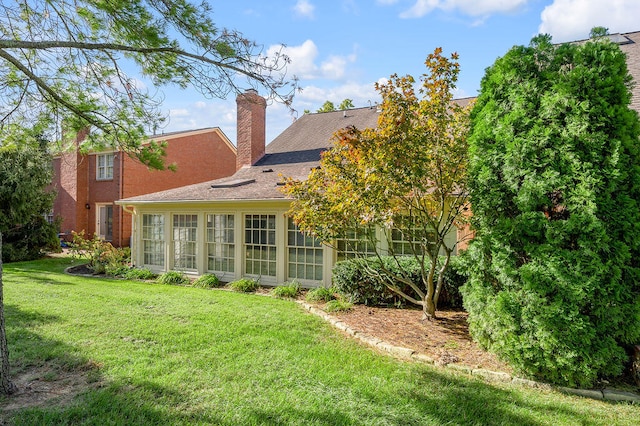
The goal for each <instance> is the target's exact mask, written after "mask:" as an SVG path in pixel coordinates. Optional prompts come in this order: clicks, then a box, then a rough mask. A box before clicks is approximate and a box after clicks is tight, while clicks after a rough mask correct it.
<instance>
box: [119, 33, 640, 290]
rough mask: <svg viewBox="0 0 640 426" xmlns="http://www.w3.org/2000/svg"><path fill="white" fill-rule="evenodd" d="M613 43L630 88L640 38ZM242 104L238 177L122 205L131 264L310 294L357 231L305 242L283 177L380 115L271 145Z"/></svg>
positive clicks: (637, 90)
mask: <svg viewBox="0 0 640 426" xmlns="http://www.w3.org/2000/svg"><path fill="white" fill-rule="evenodd" d="M611 38H612V40H613V41H615V42H617V43H618V44H620V47H621V49H622V50H623V51H624V52H625V53H626V54H627V58H628V60H627V62H628V67H629V72H630V73H631V75H632V77H633V78H634V80H635V81H640V49H639V46H640V32H634V33H626V34H616V35H612V36H611ZM470 100H471V99H470V98H468V99H460V100H457V102H459V103H462V104H464V103H466V102H469V101H470ZM237 101H238V171H237V172H236V173H235V174H234V175H233V176H230V177H227V178H223V179H217V180H212V181H209V182H203V183H199V184H194V185H189V186H185V187H181V188H177V189H172V190H167V191H162V192H157V193H150V194H145V195H141V196H137V197H131V198H126V199H122V200H119V201H118V204H121V205H123V206H125V207H126V208H127V209H131V210H133V211H135V212H136V214H135V216H134V230H133V247H132V260H133V262H134V264H135V265H136V266H139V267H147V268H149V269H151V270H154V271H156V272H164V271H168V270H180V271H183V272H185V273H188V274H193V275H201V274H204V273H214V274H216V275H218V276H219V277H220V279H222V280H223V281H231V280H234V279H238V278H241V277H245V276H247V277H254V278H259V279H260V282H261V283H262V284H266V285H278V284H280V283H284V282H287V281H291V280H293V279H295V280H297V281H299V282H301V283H302V284H303V285H305V286H308V287H312V286H317V285H330V283H331V269H332V267H333V265H334V264H335V262H336V261H337V260H340V259H342V258H345V257H349V255H350V253H349V252H348V249H347V247H349V246H350V244H346V243H348V242H349V241H347V239H348V238H351V242H353V241H356V240H357V239H358V236H357V235H356V232H354V235H352V236H348V237H346V238H345V244H342V245H341V241H337V242H336V244H335V245H336V247H337V250H336V249H333V248H331V247H327V246H323V245H321V244H320V243H319V242H318V241H315V240H314V239H312V238H309V237H306V236H305V235H303V234H301V233H300V232H299V231H298V229H297V227H296V225H295V224H294V223H293V222H292V221H291V220H290V219H289V218H288V217H287V216H286V214H285V213H286V212H287V211H288V209H289V206H290V200H289V199H287V198H286V197H285V196H284V194H283V193H282V192H281V191H280V189H279V186H280V184H281V182H282V176H286V177H292V178H295V179H301V180H302V179H305V178H306V177H307V176H308V174H309V172H310V170H311V169H312V168H314V167H317V166H318V165H319V161H320V154H321V153H322V152H323V151H324V150H326V149H328V148H330V145H331V144H330V139H331V135H332V134H333V133H334V132H335V131H337V130H339V129H341V128H344V127H347V126H355V127H356V128H359V129H364V128H373V127H375V126H376V125H377V119H378V112H377V111H376V109H375V108H356V109H351V110H346V111H335V112H327V113H316V114H305V115H303V116H302V117H300V118H299V119H298V120H296V121H295V122H294V123H293V124H292V125H291V126H289V127H288V128H287V129H285V130H284V132H282V133H281V134H280V135H279V136H277V137H276V138H275V139H274V140H273V141H272V142H271V143H270V144H268V145H266V147H265V140H264V128H263V126H264V116H265V107H264V106H263V105H264V100H263V99H262V98H261V97H260V96H258V94H257V93H255V92H250V93H245V94H243V95H241V96H239V97H238V99H237ZM631 107H632V108H633V109H635V110H640V85H636V86H635V87H634V89H633V100H632V105H631ZM378 232H384V230H378ZM468 235H469V230H468V229H460V230H452V232H451V233H450V234H449V235H448V236H447V244H448V245H449V246H452V245H453V242H454V241H456V240H458V241H459V240H460V239H461V238H462V237H466V236H468ZM379 240H380V241H381V240H385V239H384V238H383V239H379ZM391 243H392V244H395V243H396V242H395V241H392V242H391ZM397 243H399V244H402V243H403V242H402V241H397ZM341 247H344V249H342V250H341ZM459 248H460V246H459ZM383 249H384V247H383Z"/></svg>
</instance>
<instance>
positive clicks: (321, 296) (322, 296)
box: [306, 287, 336, 302]
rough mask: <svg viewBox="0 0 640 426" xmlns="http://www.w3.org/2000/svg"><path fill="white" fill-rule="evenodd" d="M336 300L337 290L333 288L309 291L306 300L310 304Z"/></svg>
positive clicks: (319, 288)
mask: <svg viewBox="0 0 640 426" xmlns="http://www.w3.org/2000/svg"><path fill="white" fill-rule="evenodd" d="M335 298H336V289H335V288H333V287H318V288H314V289H313V290H309V292H308V293H307V297H306V299H307V300H308V301H309V302H328V301H330V300H334V299H335Z"/></svg>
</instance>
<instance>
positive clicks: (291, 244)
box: [287, 218, 324, 281]
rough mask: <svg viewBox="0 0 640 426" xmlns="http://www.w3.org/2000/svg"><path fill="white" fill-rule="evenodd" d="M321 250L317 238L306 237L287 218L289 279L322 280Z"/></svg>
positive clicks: (291, 220)
mask: <svg viewBox="0 0 640 426" xmlns="http://www.w3.org/2000/svg"><path fill="white" fill-rule="evenodd" d="M323 251H324V250H323V248H322V245H321V244H320V241H319V240H318V239H317V238H313V237H311V236H307V235H305V234H303V233H302V232H300V229H299V228H298V227H297V226H296V224H295V223H294V222H293V219H291V218H289V221H288V226H287V254H288V255H289V263H288V277H289V279H296V278H297V279H301V280H313V281H321V280H322V265H323V261H322V260H323V259H322V257H323Z"/></svg>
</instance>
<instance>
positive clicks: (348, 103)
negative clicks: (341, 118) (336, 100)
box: [338, 99, 353, 111]
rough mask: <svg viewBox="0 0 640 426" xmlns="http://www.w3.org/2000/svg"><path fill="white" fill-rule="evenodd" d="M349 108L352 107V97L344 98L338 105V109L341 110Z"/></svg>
mask: <svg viewBox="0 0 640 426" xmlns="http://www.w3.org/2000/svg"><path fill="white" fill-rule="evenodd" d="M350 108H353V99H344V100H343V101H342V102H340V105H338V109H339V110H341V111H344V110H345V109H350Z"/></svg>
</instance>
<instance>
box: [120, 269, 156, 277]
mask: <svg viewBox="0 0 640 426" xmlns="http://www.w3.org/2000/svg"><path fill="white" fill-rule="evenodd" d="M122 276H123V277H124V278H126V279H128V280H154V279H156V278H157V277H158V274H156V273H155V272H151V270H150V269H147V268H130V269H128V270H127V271H126V272H125V273H124V274H123V275H122Z"/></svg>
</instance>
